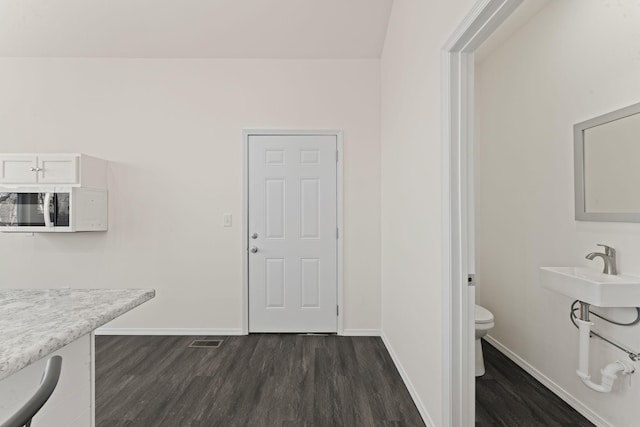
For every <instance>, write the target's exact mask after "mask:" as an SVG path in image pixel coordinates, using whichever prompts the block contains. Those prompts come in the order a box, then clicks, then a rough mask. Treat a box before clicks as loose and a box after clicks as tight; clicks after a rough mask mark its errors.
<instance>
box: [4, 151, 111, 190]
mask: <svg viewBox="0 0 640 427" xmlns="http://www.w3.org/2000/svg"><path fill="white" fill-rule="evenodd" d="M48 184H64V185H67V186H71V187H90V188H107V162H106V161H105V160H102V159H98V158H95V157H91V156H87V155H85V154H0V185H5V186H6V185H20V186H25V185H27V186H28V185H48Z"/></svg>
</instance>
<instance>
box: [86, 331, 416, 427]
mask: <svg viewBox="0 0 640 427" xmlns="http://www.w3.org/2000/svg"><path fill="white" fill-rule="evenodd" d="M194 338H203V337H175V336H164V337H158V336H156V337H150V336H129V337H124V336H97V337H96V420H97V427H116V426H118V427H125V426H126V427H163V426H166V427H188V426H201V427H205V426H206V427H214V426H224V427H232V426H256V427H259V426H265V427H275V426H283V427H305V426H315V427H338V426H345V427H346V426H348V427H357V426H366V427H369V426H372V427H373V426H381V427H382V426H395V427H401V426H424V423H423V422H422V419H421V418H420V415H419V413H418V411H417V409H416V407H415V405H414V403H413V401H412V400H411V397H410V395H409V393H408V391H407V389H406V387H405V386H404V383H403V382H402V379H401V378H400V375H399V374H398V372H397V370H396V369H395V366H394V364H393V362H392V360H391V358H390V356H389V354H388V352H387V350H386V348H385V346H384V344H383V343H382V340H380V338H373V337H338V336H298V335H249V336H239V337H238V336H236V337H221V338H223V339H224V343H223V344H222V346H221V347H220V348H217V349H203V348H188V347H187V346H188V344H189V343H190V342H191V341H192V340H193V339H194Z"/></svg>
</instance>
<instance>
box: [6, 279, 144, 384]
mask: <svg viewBox="0 0 640 427" xmlns="http://www.w3.org/2000/svg"><path fill="white" fill-rule="evenodd" d="M154 296H155V291H154V290H152V289H0V380H2V379H3V378H5V377H8V376H9V375H11V374H13V373H14V372H17V371H19V370H20V369H22V368H24V367H25V366H27V365H29V364H31V363H33V362H35V361H37V360H39V359H42V358H43V357H45V356H47V355H49V354H51V353H53V352H54V351H56V350H58V349H59V348H61V347H63V346H65V345H67V344H69V343H70V342H72V341H74V340H76V339H78V338H80V337H81V336H83V335H86V334H88V333H89V332H91V331H93V330H94V329H96V328H98V327H100V326H102V325H104V324H105V323H107V322H109V321H111V320H113V319H115V318H116V317H118V316H120V315H122V314H123V313H126V312H127V311H129V310H131V309H132V308H134V307H136V306H138V305H140V304H142V303H143V302H145V301H148V300H150V299H151V298H153V297H154Z"/></svg>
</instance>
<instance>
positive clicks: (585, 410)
mask: <svg viewBox="0 0 640 427" xmlns="http://www.w3.org/2000/svg"><path fill="white" fill-rule="evenodd" d="M484 338H485V339H486V340H487V342H489V343H490V344H491V345H492V346H494V347H495V348H496V349H497V350H498V351H500V353H502V354H504V355H505V356H507V357H508V358H509V359H511V360H512V361H513V362H514V363H515V364H516V365H518V366H520V367H521V368H522V369H524V370H525V371H526V372H527V373H528V374H529V375H531V376H532V377H534V378H535V379H536V380H538V382H540V383H541V384H542V385H544V386H545V387H546V388H548V389H549V390H551V391H552V392H553V393H554V394H555V395H556V396H558V397H559V398H560V399H562V400H564V401H565V402H566V403H567V404H568V405H569V406H571V407H572V408H573V409H575V410H576V411H578V412H580V414H582V416H584V417H585V418H586V419H588V420H589V421H591V422H592V423H593V424H595V425H596V426H598V427H612V426H613V424H611V423H609V422H608V421H606V420H605V419H604V418H602V417H601V416H600V415H598V414H596V413H595V412H593V411H592V410H591V409H590V408H589V407H588V406H587V405H585V404H584V403H582V402H581V401H580V400H579V399H578V398H576V397H575V396H573V395H572V394H571V393H569V392H568V391H566V390H565V389H563V388H562V387H560V386H559V385H558V384H556V383H555V382H553V381H552V380H551V379H550V378H549V377H547V376H546V375H545V374H543V373H542V372H540V371H539V370H537V369H536V368H534V367H533V366H532V365H530V364H529V362H527V361H526V360H524V359H523V358H521V357H520V356H518V355H517V354H515V353H514V352H513V351H511V350H510V349H509V348H507V347H506V346H505V345H503V344H502V343H501V342H500V341H498V340H496V339H495V338H493V337H492V336H490V335H486V336H485V337H484Z"/></svg>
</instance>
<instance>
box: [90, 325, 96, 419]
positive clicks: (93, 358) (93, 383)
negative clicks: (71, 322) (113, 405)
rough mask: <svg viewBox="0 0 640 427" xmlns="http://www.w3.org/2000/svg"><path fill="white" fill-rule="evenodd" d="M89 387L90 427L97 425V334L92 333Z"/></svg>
mask: <svg viewBox="0 0 640 427" xmlns="http://www.w3.org/2000/svg"><path fill="white" fill-rule="evenodd" d="M89 364H90V365H91V366H90V367H89V377H90V379H89V387H90V391H89V393H91V397H90V399H91V406H90V407H89V417H91V421H90V424H89V427H95V425H96V333H95V331H91V333H90V334H89Z"/></svg>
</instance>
